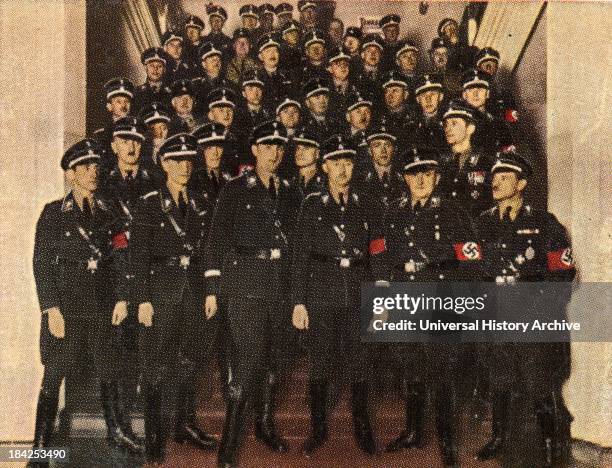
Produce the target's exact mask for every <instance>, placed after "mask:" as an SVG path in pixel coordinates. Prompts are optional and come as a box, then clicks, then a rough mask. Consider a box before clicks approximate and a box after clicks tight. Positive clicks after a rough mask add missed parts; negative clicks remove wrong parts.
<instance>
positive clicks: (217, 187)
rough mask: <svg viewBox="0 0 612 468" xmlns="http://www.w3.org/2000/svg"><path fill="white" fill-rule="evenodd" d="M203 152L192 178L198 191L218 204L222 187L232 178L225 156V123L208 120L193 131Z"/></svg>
mask: <svg viewBox="0 0 612 468" xmlns="http://www.w3.org/2000/svg"><path fill="white" fill-rule="evenodd" d="M193 136H194V137H195V138H196V140H197V143H198V149H199V150H200V152H201V162H197V163H196V168H195V171H194V174H193V177H192V178H191V182H190V183H191V184H192V186H193V188H194V190H196V191H197V192H199V193H201V194H202V196H203V197H204V198H205V199H206V200H207V201H208V202H209V203H212V204H213V205H216V203H217V199H218V198H219V194H220V193H221V189H222V188H223V187H224V186H225V184H226V183H227V182H228V181H229V180H230V179H231V178H232V173H231V172H230V171H229V170H228V166H229V164H228V163H227V161H226V156H225V142H226V129H225V126H224V125H221V124H219V123H216V122H208V123H205V124H204V125H201V126H200V127H198V128H196V129H195V130H194V131H193Z"/></svg>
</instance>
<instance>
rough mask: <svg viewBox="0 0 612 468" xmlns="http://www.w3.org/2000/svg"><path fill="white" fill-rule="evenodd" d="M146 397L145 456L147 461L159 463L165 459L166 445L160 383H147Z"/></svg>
mask: <svg viewBox="0 0 612 468" xmlns="http://www.w3.org/2000/svg"><path fill="white" fill-rule="evenodd" d="M144 397H145V411H144V423H145V456H146V459H147V462H149V463H154V464H159V463H162V462H163V461H164V458H165V445H166V440H165V436H164V432H163V421H162V414H161V413H162V412H161V404H162V401H161V387H160V386H159V384H158V385H147V386H146V387H145V391H144Z"/></svg>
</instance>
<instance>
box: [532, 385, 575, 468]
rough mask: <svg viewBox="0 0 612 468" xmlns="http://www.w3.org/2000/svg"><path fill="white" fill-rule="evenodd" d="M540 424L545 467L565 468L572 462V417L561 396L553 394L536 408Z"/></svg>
mask: <svg viewBox="0 0 612 468" xmlns="http://www.w3.org/2000/svg"><path fill="white" fill-rule="evenodd" d="M536 415H537V418H538V423H539V425H540V428H541V430H542V438H543V462H544V465H543V466H544V467H552V466H564V465H566V464H567V463H568V462H569V460H570V453H571V437H570V435H569V424H570V423H571V415H570V414H569V412H568V411H567V408H565V405H563V402H562V401H561V398H560V395H559V393H557V392H551V393H550V394H549V395H548V396H547V397H546V398H545V399H544V400H542V401H540V402H539V403H538V404H537V406H536Z"/></svg>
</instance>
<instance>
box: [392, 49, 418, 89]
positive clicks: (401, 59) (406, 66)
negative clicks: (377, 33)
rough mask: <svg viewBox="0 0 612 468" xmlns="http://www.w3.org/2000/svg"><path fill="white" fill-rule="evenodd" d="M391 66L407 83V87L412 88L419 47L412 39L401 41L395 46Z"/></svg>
mask: <svg viewBox="0 0 612 468" xmlns="http://www.w3.org/2000/svg"><path fill="white" fill-rule="evenodd" d="M393 66H394V68H395V70H397V72H398V73H399V74H400V75H402V76H403V77H404V79H406V81H407V82H408V83H409V84H408V88H409V89H410V90H411V91H412V90H414V83H415V81H416V79H417V73H418V71H419V48H418V47H417V46H416V44H415V43H414V42H412V41H408V40H407V41H403V42H401V43H400V44H399V45H398V46H397V51H396V52H395V61H394V63H393Z"/></svg>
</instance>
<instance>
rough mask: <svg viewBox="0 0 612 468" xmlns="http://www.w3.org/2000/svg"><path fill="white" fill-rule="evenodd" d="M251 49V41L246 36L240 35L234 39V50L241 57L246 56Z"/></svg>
mask: <svg viewBox="0 0 612 468" xmlns="http://www.w3.org/2000/svg"><path fill="white" fill-rule="evenodd" d="M250 50H251V43H250V42H249V40H248V39H247V38H246V37H239V38H238V39H236V40H235V41H234V51H235V52H236V55H237V56H238V57H240V58H244V57H246V56H247V55H249V51H250Z"/></svg>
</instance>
